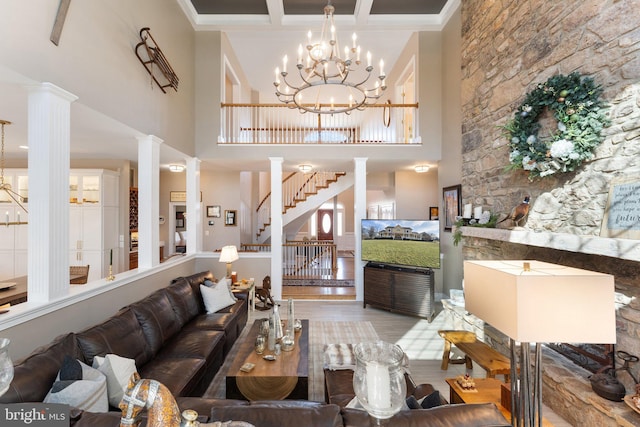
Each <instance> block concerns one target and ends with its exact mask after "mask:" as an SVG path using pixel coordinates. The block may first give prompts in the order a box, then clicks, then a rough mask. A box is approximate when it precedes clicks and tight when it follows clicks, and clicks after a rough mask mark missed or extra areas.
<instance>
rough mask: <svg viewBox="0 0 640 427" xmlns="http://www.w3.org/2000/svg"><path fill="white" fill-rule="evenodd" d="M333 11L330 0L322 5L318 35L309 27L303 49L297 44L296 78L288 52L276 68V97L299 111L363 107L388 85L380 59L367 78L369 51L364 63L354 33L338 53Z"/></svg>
mask: <svg viewBox="0 0 640 427" xmlns="http://www.w3.org/2000/svg"><path fill="white" fill-rule="evenodd" d="M334 11H335V8H334V7H333V6H332V5H331V0H329V1H328V4H327V5H326V6H325V7H324V21H323V23H322V31H321V33H320V39H319V40H314V39H313V34H312V33H311V31H309V33H308V34H307V42H306V52H305V49H304V48H303V47H302V44H300V46H299V47H298V61H297V63H296V68H297V69H298V74H299V78H298V77H295V78H292V77H291V76H289V74H288V73H287V62H288V57H287V55H285V56H284V58H283V59H282V71H281V70H280V68H276V79H275V81H274V82H273V84H274V85H275V87H276V95H277V97H278V99H279V100H280V101H281V102H284V103H285V104H287V105H288V106H289V107H290V108H297V109H299V110H300V112H301V113H305V112H307V111H308V112H311V113H316V114H334V113H347V114H349V112H351V111H352V110H354V109H358V110H363V109H364V108H365V107H366V106H368V105H372V104H375V103H376V101H377V100H378V98H380V96H381V95H382V93H383V92H384V90H385V89H386V88H387V86H386V84H385V74H384V61H383V60H382V59H381V60H380V70H379V71H380V74H379V75H378V79H377V80H376V81H375V83H373V82H370V81H369V79H370V77H371V72H372V71H373V66H372V65H371V52H367V54H366V61H367V64H366V67H364V64H362V63H361V61H360V56H361V48H360V46H359V45H358V44H357V35H356V34H355V33H353V36H352V37H351V39H352V44H351V47H349V46H345V47H344V50H343V54H342V56H341V53H340V44H339V43H338V36H337V32H336V27H335V24H334V20H333V13H334ZM294 80H295V81H294ZM303 94H304V95H303Z"/></svg>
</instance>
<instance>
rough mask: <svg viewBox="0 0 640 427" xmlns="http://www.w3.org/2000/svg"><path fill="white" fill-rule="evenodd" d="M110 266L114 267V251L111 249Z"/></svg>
mask: <svg viewBox="0 0 640 427" xmlns="http://www.w3.org/2000/svg"><path fill="white" fill-rule="evenodd" d="M109 265H113V249H111V252H110V253H109Z"/></svg>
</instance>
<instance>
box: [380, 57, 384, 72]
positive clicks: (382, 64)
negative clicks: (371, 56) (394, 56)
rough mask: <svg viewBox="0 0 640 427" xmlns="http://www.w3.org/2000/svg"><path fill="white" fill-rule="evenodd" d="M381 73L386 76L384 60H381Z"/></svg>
mask: <svg viewBox="0 0 640 427" xmlns="http://www.w3.org/2000/svg"><path fill="white" fill-rule="evenodd" d="M380 75H381V76H384V61H383V60H382V59H381V60H380Z"/></svg>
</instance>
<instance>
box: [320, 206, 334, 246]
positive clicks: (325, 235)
mask: <svg viewBox="0 0 640 427" xmlns="http://www.w3.org/2000/svg"><path fill="white" fill-rule="evenodd" d="M317 234H318V240H333V209H318V230H317Z"/></svg>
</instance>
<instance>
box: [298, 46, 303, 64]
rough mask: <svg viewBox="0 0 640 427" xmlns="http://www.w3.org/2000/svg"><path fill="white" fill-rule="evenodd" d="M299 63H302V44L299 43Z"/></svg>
mask: <svg viewBox="0 0 640 427" xmlns="http://www.w3.org/2000/svg"><path fill="white" fill-rule="evenodd" d="M298 64H299V65H302V44H300V45H298Z"/></svg>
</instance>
